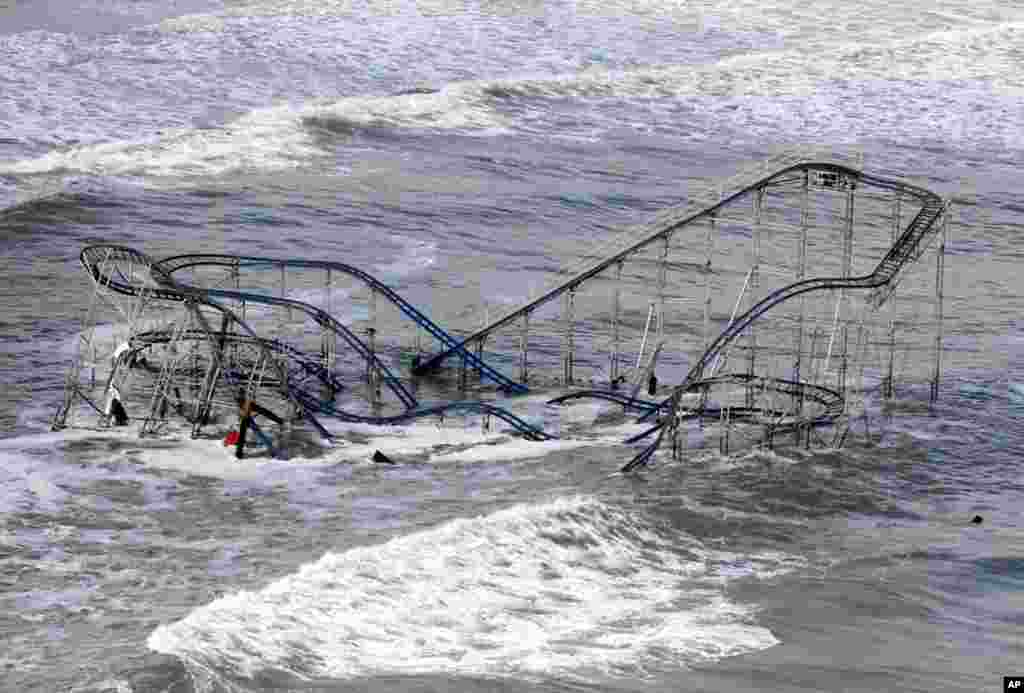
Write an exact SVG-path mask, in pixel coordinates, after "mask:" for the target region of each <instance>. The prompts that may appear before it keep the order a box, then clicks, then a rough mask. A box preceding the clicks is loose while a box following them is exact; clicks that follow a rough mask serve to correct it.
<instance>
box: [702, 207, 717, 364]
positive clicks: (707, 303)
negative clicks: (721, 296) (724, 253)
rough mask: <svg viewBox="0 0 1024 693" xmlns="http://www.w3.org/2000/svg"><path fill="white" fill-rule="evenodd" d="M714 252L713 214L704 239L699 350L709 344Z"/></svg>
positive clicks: (709, 219)
mask: <svg viewBox="0 0 1024 693" xmlns="http://www.w3.org/2000/svg"><path fill="white" fill-rule="evenodd" d="M714 252H715V215H714V214H711V215H710V217H709V218H708V233H707V237H706V238H705V239H704V343H703V344H702V345H701V350H702V351H703V350H705V349H707V348H708V346H710V344H711V258H712V256H713V255H714Z"/></svg>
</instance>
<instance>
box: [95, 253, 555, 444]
mask: <svg viewBox="0 0 1024 693" xmlns="http://www.w3.org/2000/svg"><path fill="white" fill-rule="evenodd" d="M202 257H205V258H212V260H211V261H210V262H206V261H205V260H201V259H199V258H202ZM186 258H188V259H187V260H186ZM80 259H81V262H82V265H83V266H84V267H85V269H86V271H87V272H89V274H90V275H91V276H92V277H93V279H94V280H95V281H96V283H97V284H98V285H99V286H101V287H104V288H106V289H108V290H111V291H114V292H116V293H120V294H123V295H127V296H132V297H139V298H143V299H146V298H152V299H159V300H166V301H175V302H184V303H186V304H191V305H193V306H198V305H203V306H208V307H210V308H212V309H214V310H216V311H218V312H219V313H220V314H221V315H223V316H224V318H225V319H226V320H227V321H228V322H230V323H231V324H233V325H235V326H236V327H237V332H236V333H235V334H234V335H233V336H232V339H235V340H245V341H246V342H247V343H250V344H254V345H256V346H257V347H258V348H259V349H261V350H262V351H264V352H265V353H272V352H278V353H284V354H286V355H288V356H289V358H290V359H294V358H296V357H297V354H296V353H295V352H297V350H295V349H293V348H291V347H288V346H287V345H283V344H281V343H280V342H278V341H277V340H268V339H264V338H261V337H259V336H258V335H257V334H256V332H255V331H254V330H253V329H252V328H251V327H250V326H249V325H248V324H246V323H245V322H244V321H243V320H241V319H240V318H239V317H238V316H237V315H236V314H235V313H234V311H232V310H230V309H229V308H227V307H226V306H224V305H222V304H221V303H219V302H218V301H216V300H214V299H215V298H223V299H230V300H238V301H243V300H244V301H247V302H250V303H258V304H265V305H271V306H281V307H288V308H292V309H295V310H299V311H302V312H304V313H305V314H307V315H309V316H310V317H311V318H312V319H313V320H314V321H315V322H316V323H317V324H318V325H320V326H322V327H325V328H327V329H330V330H332V331H333V332H335V334H338V335H339V336H341V337H342V338H343V339H344V340H345V341H346V343H348V344H349V345H350V346H351V347H352V348H353V349H354V350H355V351H356V352H358V353H359V354H360V355H361V356H363V358H364V359H366V360H367V361H368V362H369V363H370V364H372V365H373V367H375V368H377V369H379V371H380V372H381V374H382V376H383V380H384V382H385V383H387V384H388V385H389V387H391V389H392V390H393V391H394V392H395V394H396V395H397V396H398V397H399V398H400V399H401V400H402V402H403V404H405V406H406V411H405V412H404V413H402V414H399V415H396V416H385V417H374V416H364V415H359V414H352V413H349V412H344V411H341V410H339V409H336V408H335V407H333V405H331V404H330V403H327V402H323V401H321V400H319V398H316V397H315V396H313V395H311V394H310V393H309V392H307V391H306V390H304V389H301V388H296V387H294V386H291V385H288V384H287V383H288V378H287V377H286V376H285V374H284V373H283V372H282V373H280V374H279V382H280V383H285V386H284V387H283V388H282V391H283V394H284V395H285V396H286V397H287V398H288V399H289V400H290V401H292V402H293V403H294V404H295V405H296V410H297V411H300V412H302V413H303V415H304V417H305V418H306V419H307V420H309V421H310V423H311V424H313V426H314V427H315V428H316V429H317V430H318V431H319V432H320V433H321V435H323V436H324V437H325V438H332V437H333V436H331V434H330V433H328V432H327V430H326V429H324V427H323V426H322V425H321V424H320V423H319V421H317V419H316V416H315V415H316V414H327V415H330V416H332V417H334V418H337V419H339V420H342V421H346V422H350V423H371V424H394V423H403V422H407V421H411V420H413V419H417V418H421V417H426V416H437V415H440V414H444V413H447V412H454V411H476V412H479V413H482V414H485V415H491V416H495V417H496V418H500V419H502V420H503V421H506V422H507V423H509V424H511V425H512V426H513V427H514V428H515V429H516V430H517V431H519V432H520V433H522V434H523V435H524V436H525V437H527V438H529V439H531V440H548V439H552V438H554V436H551V435H549V434H547V433H545V432H544V431H542V430H540V429H538V428H536V427H534V426H532V425H530V424H528V423H527V422H525V421H524V420H522V419H521V418H519V417H517V416H515V415H514V414H512V413H510V412H508V411H506V410H504V409H502V408H500V407H496V406H493V405H490V404H486V403H483V402H453V403H449V404H445V405H438V406H431V407H423V408H420V407H419V405H418V403H417V402H416V400H415V398H413V396H412V395H411V394H410V393H409V392H408V390H407V389H406V388H405V387H404V385H402V383H401V382H400V381H399V380H398V378H396V377H395V376H394V375H393V374H392V373H391V372H390V371H389V370H388V368H387V366H386V365H385V364H383V363H381V362H380V361H379V360H378V359H377V358H376V356H375V355H374V354H373V353H372V352H371V351H370V350H369V349H368V348H367V347H366V345H365V344H363V343H362V341H361V340H360V339H359V338H358V337H357V336H356V335H355V334H354V333H352V331H351V330H349V329H348V328H347V327H345V326H344V325H342V324H341V323H340V322H338V321H337V320H335V319H334V318H333V317H332V316H330V315H329V314H328V313H327V312H326V311H323V310H321V309H319V308H317V307H315V306H311V305H309V304H306V303H303V302H302V301H297V300H293V299H283V298H276V297H272V296H264V295H262V294H255V293H250V292H243V291H231V290H227V289H203V288H200V287H193V286H189V285H186V284H180V283H178V282H177V281H175V280H174V279H173V277H172V276H171V272H173V271H177V270H179V269H182V268H183V267H186V266H196V265H199V264H204V262H206V264H230V263H231V262H232V261H233V260H238V259H243V260H246V261H251V262H258V263H262V264H267V263H272V264H274V265H275V266H277V265H280V264H282V263H286V264H292V265H293V266H300V265H305V266H307V267H320V268H324V269H327V268H328V267H330V268H331V269H338V270H339V271H346V272H348V273H350V274H352V275H353V276H357V277H359V278H361V279H363V280H364V281H367V283H370V284H371V286H373V287H374V288H375V289H377V290H380V291H381V293H382V294H385V295H387V296H388V298H389V300H392V301H393V302H395V303H396V305H399V306H400V307H404V308H403V312H406V314H407V315H410V314H415V315H419V316H421V317H422V319H423V320H424V321H426V322H429V320H427V319H426V317H425V316H422V313H420V312H419V311H418V310H416V309H415V308H414V307H412V306H411V304H409V303H408V302H406V301H404V299H402V298H401V297H400V296H398V294H396V293H395V292H394V291H392V290H391V289H390V288H388V287H386V286H385V285H383V284H381V283H380V282H379V281H377V280H376V279H375V278H373V277H372V276H370V275H369V274H366V273H365V272H362V271H361V270H358V269H357V268H353V267H350V266H347V265H341V264H340V263H328V262H315V261H313V262H307V261H287V260H284V261H282V260H274V259H269V258H251V257H250V258H235V257H234V256H223V255H221V256H177V257H175V258H168V259H167V260H165V261H153V260H152V259H151V258H150V257H149V256H147V255H145V254H144V253H142V252H140V251H138V250H135V249H133V248H130V247H127V246H119V245H93V246H88V247H86V248H85V249H83V250H82V252H81V255H80ZM118 261H120V263H123V264H126V265H127V266H128V267H135V266H137V267H138V268H140V269H144V270H145V271H146V272H145V274H144V275H136V273H135V272H134V271H130V272H129V275H125V274H124V271H123V270H122V269H121V268H120V267H119V266H118V265H119V264H120V263H119V262H118ZM165 262H166V263H168V264H169V265H170V267H171V269H170V270H168V269H167V268H165V267H164V263H165ZM235 264H236V265H237V262H236V263H235ZM342 267H344V268H345V269H344V270H342V269H341V268H342ZM146 275H148V276H146ZM421 324H424V326H425V327H426V323H425V322H424V323H421ZM430 325H433V323H430ZM434 327H435V328H436V329H437V330H438V332H443V330H440V328H437V327H436V325H435V326H434ZM445 335H446V336H447V339H448V340H450V341H451V342H454V341H455V340H454V338H452V337H451V336H450V335H447V333H445ZM194 337H196V338H199V339H203V338H205V339H210V340H216V339H218V336H217V335H216V334H215V333H214V332H213V331H212V330H210V329H203V330H200V331H198V332H197V333H196V334H195V335H194ZM145 341H147V342H149V345H152V344H153V343H156V342H157V341H158V338H157V337H156V336H155V335H149V337H148V338H145ZM467 355H468V358H467V360H468V361H469V362H470V363H473V364H474V365H477V364H479V366H480V367H482V368H487V369H488V370H490V371H492V372H494V373H497V372H496V371H493V369H489V367H486V366H485V365H484V364H483V363H482V362H480V361H479V360H478V359H476V357H475V355H473V354H469V352H468V351H467ZM273 361H275V362H276V359H275V360H273ZM299 365H300V367H302V368H303V369H304V370H307V372H312V373H313V374H315V375H316V376H317V377H318V378H320V379H321V381H322V382H323V383H324V384H329V385H330V386H332V387H335V386H336V389H341V383H340V382H337V381H336V380H335V379H334V377H333V376H332V375H331V374H329V373H328V371H327V369H325V368H323V367H322V366H319V365H318V364H315V363H314V362H310V361H309V360H308V359H299ZM227 375H229V376H230V373H227ZM498 375H500V374H498ZM502 377H503V376H502ZM513 384H514V383H513Z"/></svg>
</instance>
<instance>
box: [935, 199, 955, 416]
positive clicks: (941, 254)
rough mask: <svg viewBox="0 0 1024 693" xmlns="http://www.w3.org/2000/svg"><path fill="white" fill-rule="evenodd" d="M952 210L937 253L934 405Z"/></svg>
mask: <svg viewBox="0 0 1024 693" xmlns="http://www.w3.org/2000/svg"><path fill="white" fill-rule="evenodd" d="M950 209H951V204H947V205H946V209H945V211H944V213H943V215H942V230H941V231H940V236H939V247H938V250H937V251H936V253H935V371H934V373H933V374H932V387H931V401H932V402H933V403H934V402H936V401H938V399H939V378H940V377H941V375H942V317H943V315H942V313H943V305H942V303H943V288H944V287H943V284H944V281H943V280H944V278H945V269H946V242H947V239H948V234H949V215H950Z"/></svg>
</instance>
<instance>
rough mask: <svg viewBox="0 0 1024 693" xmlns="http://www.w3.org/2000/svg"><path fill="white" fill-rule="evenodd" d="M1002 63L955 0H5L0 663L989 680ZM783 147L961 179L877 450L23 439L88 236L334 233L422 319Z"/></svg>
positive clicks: (1006, 313) (105, 687)
mask: <svg viewBox="0 0 1024 693" xmlns="http://www.w3.org/2000/svg"><path fill="white" fill-rule="evenodd" d="M1022 60H1024V13H1022V11H1020V10H1018V9H1015V8H1013V7H1008V6H1005V5H1003V4H1000V3H994V2H992V3H987V2H985V3H977V2H973V3H967V2H962V1H961V0H955V1H954V0H951V1H949V2H943V3H939V4H938V5H933V6H930V7H928V8H923V7H910V6H908V7H906V8H903V7H899V6H897V5H895V4H893V3H880V2H879V3H875V2H872V3H855V4H853V5H851V4H849V3H832V2H829V3H824V4H822V3H817V4H814V5H813V6H806V4H804V3H795V2H788V1H787V2H779V3H776V4H774V5H764V4H763V3H762V4H754V3H745V2H708V3H703V4H700V5H685V6H684V5H681V4H678V3H666V2H661V1H659V2H640V3H611V4H609V3H589V2H575V3H566V2H563V3H558V2H556V3H546V4H539V3H528V2H518V3H517V2H513V3H510V2H472V3H448V2H443V1H439V0H438V1H433V2H423V3H407V2H396V3H378V2H326V3H325V2H316V3H314V2H303V1H298V0H296V1H293V2H262V3H261V2H252V3H250V2H225V3H199V2H195V3H170V4H168V3H163V4H159V5H157V4H147V3H144V2H143V3H134V2H133V3H127V2H121V3H118V2H110V3H87V4H85V5H82V4H80V5H79V6H78V7H77V9H74V10H71V9H68V8H66V7H64V6H63V5H59V4H57V3H47V2H6V3H3V2H2V0H0V207H2V210H0V243H2V247H3V252H2V253H0V271H2V276H3V277H5V278H6V281H2V282H0V296H2V300H0V326H2V329H0V340H2V345H3V346H2V348H0V378H2V383H3V388H2V391H0V403H2V404H0V430H2V431H3V438H2V439H0V512H2V514H0V604H2V607H3V608H2V609H0V642H2V643H3V647H0V689H2V690H10V691H55V690H62V691H65V690H66V691H79V692H83V693H84V692H86V691H88V692H94V693H99V692H101V691H111V692H112V691H119V692H120V691H175V692H178V691H182V692H184V691H194V690H197V691H206V690H242V691H251V690H324V691H326V690H339V691H340V690H343V691H349V690H352V691H356V690H358V691H363V690H374V691H385V690H386V691H392V690H398V691H430V690H465V691H493V690H509V691H519V690H523V691H525V690H551V691H578V690H606V691H619V690H665V691H669V690H672V691H676V690H693V691H721V690H749V689H756V690H771V691H821V690H849V691H861V690H863V691H880V690H892V691H935V690H950V691H979V690H997V688H996V687H997V686H999V685H1001V682H1002V678H1001V677H1002V676H1003V675H1006V674H1012V673H1019V672H1020V662H1021V661H1024V657H1022V654H1024V653H1022V647H1021V638H1020V634H1021V632H1022V624H1024V535H1022V534H1021V532H1020V530H1019V526H1020V524H1021V520H1022V515H1021V510H1020V508H1021V507H1022V505H1021V503H1022V500H1024V481H1022V478H1021V474H1020V471H1019V467H1018V464H1019V461H1020V459H1021V452H1022V449H1024V438H1022V436H1021V434H1020V433H1019V429H1020V420H1021V419H1020V417H1021V415H1022V414H1024V404H1022V401H1021V397H1020V395H1019V394H1018V393H1019V392H1020V390H1018V389H1015V386H1017V384H1018V383H1024V366H1022V364H1021V357H1022V354H1024V331H1022V329H1021V326H1020V321H1019V320H1018V317H1017V316H1018V315H1020V314H1021V310H1022V308H1024V305H1022V303H1024V301H1022V299H1021V295H1022V291H1021V289H1022V287H1024V284H1022V283H1021V280H1020V278H1019V270H1018V264H1019V258H1020V251H1019V250H1018V249H1017V239H1018V235H1019V231H1020V229H1021V224H1022V222H1024V205H1021V203H1020V200H1019V194H1018V184H1019V182H1020V181H1021V180H1024V169H1022V167H1021V165H1020V158H1021V157H1020V153H1021V146H1020V142H1021V141H1022V140H1021V129H1022V124H1024V121H1022V113H1024V112H1022V111H1021V109H1020V103H1021V101H1020V98H1021V94H1022V88H1024V84H1022V82H1021V76H1020V75H1021V74H1024V71H1022V70H1021V67H1022ZM794 145H796V146H800V145H816V146H829V147H836V148H840V149H850V148H855V149H857V150H859V151H860V152H862V153H863V155H864V160H865V165H866V166H867V167H868V168H869V169H871V170H873V171H877V172H879V173H882V174H885V175H893V176H902V177H907V178H909V179H911V180H914V181H917V182H919V183H921V184H924V185H927V186H928V187H930V188H931V189H934V190H936V191H937V192H939V193H940V194H942V195H944V196H952V197H955V198H957V199H958V200H959V203H958V205H957V222H956V223H955V224H953V226H952V228H951V235H950V243H949V252H950V255H949V257H948V258H947V275H946V290H947V294H948V301H947V307H946V316H947V320H946V324H945V335H946V340H945V342H946V348H947V352H946V356H945V360H944V366H945V373H944V379H943V381H942V385H941V393H940V400H939V403H938V404H937V405H936V406H935V407H933V408H931V409H929V408H928V407H927V406H925V404H926V402H927V383H924V382H906V383H903V384H902V385H901V388H900V393H899V394H900V397H901V404H900V406H898V407H895V408H894V409H893V410H892V411H890V413H889V415H888V416H883V415H882V413H881V412H878V416H877V417H876V418H875V419H874V420H872V422H871V425H872V427H873V431H872V433H873V440H875V441H876V444H875V445H867V444H865V443H864V442H862V438H863V437H861V439H859V440H858V441H857V442H854V443H853V444H852V445H850V446H848V447H846V448H844V449H843V450H841V451H821V452H816V453H801V452H799V451H792V450H789V451H787V450H780V451H779V452H777V453H739V454H735V455H733V456H730V457H722V456H720V455H717V454H705V455H699V456H695V457H693V458H691V459H689V460H688V461H687V462H686V463H672V462H670V461H669V460H667V459H665V460H662V461H661V462H659V464H657V465H655V466H654V467H653V468H651V469H650V470H648V471H645V472H644V473H642V474H640V475H637V476H632V477H623V476H620V475H617V474H615V471H616V470H617V469H618V467H619V466H620V465H621V463H622V462H623V461H624V459H625V458H626V455H627V454H628V450H627V449H626V448H625V447H623V446H622V445H621V444H620V442H619V441H621V439H622V437H623V435H622V434H621V432H616V431H614V430H612V429H607V430H605V431H604V432H603V433H600V434H595V435H591V436H580V437H577V438H575V439H570V440H568V441H562V442H558V443H552V444H527V443H525V442H521V441H517V440H513V439H508V438H507V437H506V436H501V435H498V434H495V435H493V436H492V437H491V438H489V439H483V440H484V442H489V443H492V444H481V440H482V438H481V433H480V431H479V429H478V428H476V427H475V425H474V424H466V425H463V424H462V423H461V422H455V423H450V424H448V425H447V426H445V427H441V428H439V427H438V426H436V425H435V424H434V423H433V422H431V423H429V424H427V423H424V424H422V425H415V426H408V427H400V428H397V429H395V430H364V431H359V432H358V435H353V436H352V441H353V442H352V443H351V444H350V445H348V446H344V447H340V448H339V449H337V450H334V451H332V452H330V453H329V454H327V455H326V456H321V457H318V458H316V459H306V458H301V457H300V458H298V459H294V460H292V461H290V462H273V461H268V460H263V461H259V460H252V461H251V463H247V464H238V463H237V462H235V461H234V460H233V459H232V458H230V457H228V456H227V455H226V454H225V453H224V451H223V449H222V448H220V446H219V443H217V442H216V441H212V442H211V441H201V440H200V441H178V442H174V441H163V442H160V441H151V440H150V441H145V442H143V441H140V440H138V439H135V438H133V437H125V436H121V437H119V436H116V435H113V434H103V435H100V434H96V433H91V432H88V431H70V432H64V433H60V434H51V433H48V432H47V431H48V424H49V420H50V417H51V416H52V414H53V412H54V410H55V409H56V406H57V404H58V403H59V401H60V397H61V392H62V386H63V378H64V374H65V373H66V369H67V367H68V365H69V363H70V359H71V356H72V353H73V352H72V350H71V345H72V344H73V341H74V339H75V335H76V333H77V331H78V330H79V329H80V323H79V321H80V319H81V317H82V314H83V311H84V310H85V308H86V306H87V302H88V297H89V285H88V283H87V277H86V276H85V275H84V274H83V273H82V272H81V270H80V268H79V266H78V264H77V255H78V252H79V251H80V249H81V247H82V246H83V245H84V244H87V243H90V242H116V243H124V244H130V245H133V246H135V247H138V248H139V249H141V250H144V251H146V252H148V253H151V254H153V255H155V256H160V255H164V254H170V253H174V252H185V251H192V250H195V251H200V250H201V251H218V252H219V251H225V252H244V253H249V254H264V255H278V256H287V257H322V258H331V259H337V260H340V261H344V262H348V263H350V264H354V265H357V266H360V267H364V268H367V269H368V270H370V271H373V272H375V273H377V274H379V275H380V276H382V277H384V278H386V279H387V280H388V281H389V282H390V283H392V284H393V285H395V286H396V287H397V288H398V289H399V291H401V292H402V293H403V295H406V296H409V297H416V298H417V299H418V300H417V301H416V302H417V303H418V304H420V305H423V304H426V305H429V306H431V307H432V308H434V309H435V310H436V312H442V313H443V312H447V313H448V314H450V315H451V316H453V317H452V319H455V318H456V317H457V316H458V314H459V312H460V310H462V305H463V302H464V300H473V301H475V300H477V299H479V298H482V299H484V300H485V301H490V302H493V303H500V302H501V301H502V300H503V298H504V297H506V296H508V295H511V294H513V293H515V292H521V291H522V287H523V286H524V285H527V284H531V283H537V284H539V283H541V282H543V281H545V280H546V279H548V278H550V273H551V272H553V271H554V270H555V269H556V268H557V266H558V265H559V263H560V262H561V260H562V259H563V257H562V255H563V253H564V254H566V255H571V254H572V253H574V252H575V253H579V252H580V251H579V248H580V247H581V246H586V245H587V244H592V243H596V242H599V241H602V240H605V239H606V238H607V237H608V236H609V234H611V233H612V231H613V230H614V229H617V228H623V227H625V226H627V225H629V224H631V223H635V222H636V221H638V220H641V219H644V218H647V217H648V216H649V215H651V214H652V213H653V212H654V211H656V210H658V209H661V208H662V207H664V206H666V205H670V204H676V203H678V202H680V201H681V200H683V199H684V198H685V196H686V193H687V189H688V186H689V185H691V184H692V183H693V182H694V181H703V180H713V179H715V178H717V177H719V176H723V175H728V174H730V173H732V172H733V171H735V170H736V169H737V168H739V167H742V166H744V165H746V164H748V163H749V162H751V161H755V160H758V159H760V158H763V157H764V156H766V155H768V154H771V153H773V152H774V151H776V150H777V149H779V148H780V147H787V146H794ZM516 295H518V294H516ZM467 297H469V298H468V299H467ZM531 401H532V400H531ZM541 401H542V400H541V399H539V398H538V399H537V400H536V402H533V403H532V404H529V403H528V404H527V405H523V406H527V407H537V408H542V407H540V402H541ZM545 416H548V417H549V419H552V418H553V420H549V423H551V424H553V425H561V426H563V427H564V428H565V430H573V426H575V425H576V424H579V425H580V427H581V428H586V426H587V425H588V424H589V423H591V419H592V416H593V411H592V410H588V409H586V408H585V407H584V408H582V409H573V410H570V411H566V412H562V413H555V414H550V413H548V414H545ZM574 417H575V418H574ZM588 417H590V418H588ZM531 445H532V446H533V447H531ZM538 445H539V447H537V446H538ZM376 448H380V449H383V450H385V451H387V452H388V453H389V454H392V455H394V456H396V457H400V458H402V459H403V460H404V461H405V462H406V463H404V464H401V465H397V466H395V467H381V466H374V465H371V464H368V463H367V462H366V459H367V457H368V454H369V452H372V450H373V449H376ZM975 514H979V515H981V516H983V518H984V522H983V523H982V524H981V525H971V524H970V523H969V520H970V518H971V517H972V516H974V515H975Z"/></svg>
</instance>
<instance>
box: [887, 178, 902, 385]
mask: <svg viewBox="0 0 1024 693" xmlns="http://www.w3.org/2000/svg"><path fill="white" fill-rule="evenodd" d="M901 212H902V209H901V198H900V194H899V193H898V192H897V193H896V202H895V204H894V208H893V214H892V216H893V222H892V236H891V238H890V239H889V240H890V247H891V246H893V245H895V244H896V237H897V236H898V235H899V233H900V224H901V223H902V222H901V220H900V216H901ZM895 304H896V292H895V291H894V292H893V293H892V294H891V295H890V296H889V305H888V312H889V372H888V375H887V376H886V378H885V398H886V399H892V398H893V396H894V394H895V392H896V381H895V379H894V373H893V366H894V364H895V361H896V306H895Z"/></svg>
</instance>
